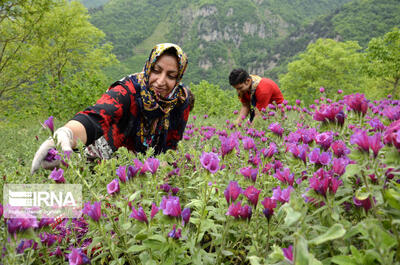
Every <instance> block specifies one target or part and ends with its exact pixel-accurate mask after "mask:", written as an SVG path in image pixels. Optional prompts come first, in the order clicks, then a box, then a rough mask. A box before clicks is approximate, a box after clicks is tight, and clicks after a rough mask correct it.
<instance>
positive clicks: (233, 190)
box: [224, 181, 243, 204]
mask: <svg viewBox="0 0 400 265" xmlns="http://www.w3.org/2000/svg"><path fill="white" fill-rule="evenodd" d="M242 192H243V190H242V188H241V187H240V186H239V184H238V183H237V182H236V181H230V182H229V184H228V187H226V189H225V191H224V196H225V199H226V202H227V203H228V204H229V203H231V202H234V201H236V199H237V198H238V197H239V195H240V194H241V193H242Z"/></svg>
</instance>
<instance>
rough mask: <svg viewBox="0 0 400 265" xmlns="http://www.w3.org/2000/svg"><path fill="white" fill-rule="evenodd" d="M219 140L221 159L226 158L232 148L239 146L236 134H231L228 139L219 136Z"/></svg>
mask: <svg viewBox="0 0 400 265" xmlns="http://www.w3.org/2000/svg"><path fill="white" fill-rule="evenodd" d="M219 140H220V141H221V153H222V157H224V156H226V155H227V154H229V153H230V152H232V150H233V149H234V148H237V147H238V146H239V140H238V138H237V135H236V134H231V136H229V137H225V136H220V137H219Z"/></svg>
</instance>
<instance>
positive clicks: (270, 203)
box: [261, 197, 276, 221]
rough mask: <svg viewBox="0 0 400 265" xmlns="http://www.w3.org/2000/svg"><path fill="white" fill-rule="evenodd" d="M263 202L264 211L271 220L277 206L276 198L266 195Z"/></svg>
mask: <svg viewBox="0 0 400 265" xmlns="http://www.w3.org/2000/svg"><path fill="white" fill-rule="evenodd" d="M261 204H262V205H263V206H264V210H263V213H264V215H265V217H266V218H267V220H268V221H269V220H270V219H271V217H272V215H273V214H274V209H275V208H276V200H274V199H273V198H269V197H265V198H264V200H263V201H262V202H261Z"/></svg>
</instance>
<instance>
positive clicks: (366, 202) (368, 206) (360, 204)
mask: <svg viewBox="0 0 400 265" xmlns="http://www.w3.org/2000/svg"><path fill="white" fill-rule="evenodd" d="M353 202H354V205H356V206H357V207H363V208H364V210H365V212H366V213H367V212H368V211H369V209H371V207H372V203H371V199H370V198H369V197H368V198H366V199H365V200H358V199H357V198H356V197H353Z"/></svg>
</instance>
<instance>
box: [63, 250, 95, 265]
mask: <svg viewBox="0 0 400 265" xmlns="http://www.w3.org/2000/svg"><path fill="white" fill-rule="evenodd" d="M68 261H69V265H82V264H90V260H89V258H88V257H87V256H86V255H85V253H83V251H82V249H80V248H73V249H72V251H71V253H70V254H68Z"/></svg>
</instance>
